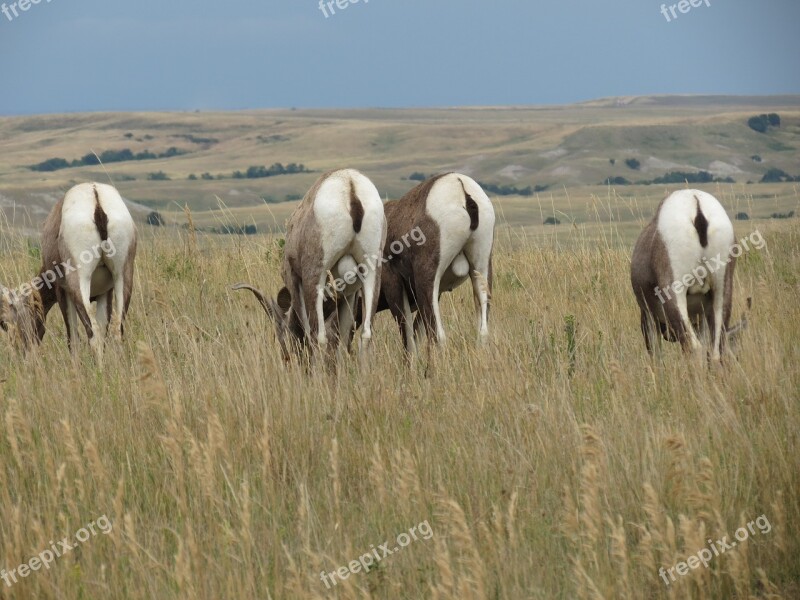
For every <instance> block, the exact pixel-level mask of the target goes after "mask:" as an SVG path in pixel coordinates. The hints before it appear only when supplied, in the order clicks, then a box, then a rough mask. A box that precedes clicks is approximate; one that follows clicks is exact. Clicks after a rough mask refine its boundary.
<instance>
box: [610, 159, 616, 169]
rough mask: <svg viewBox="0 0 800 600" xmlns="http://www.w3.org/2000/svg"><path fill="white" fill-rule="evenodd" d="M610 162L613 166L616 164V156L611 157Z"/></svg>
mask: <svg viewBox="0 0 800 600" xmlns="http://www.w3.org/2000/svg"><path fill="white" fill-rule="evenodd" d="M608 162H610V163H611V166H612V167H613V166H614V165H615V164H617V159H616V158H609V159H608Z"/></svg>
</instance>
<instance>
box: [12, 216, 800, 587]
mask: <svg viewBox="0 0 800 600" xmlns="http://www.w3.org/2000/svg"><path fill="white" fill-rule="evenodd" d="M752 227H755V225H754V224H753V225H752ZM760 230H761V231H762V233H764V235H765V238H766V239H767V242H768V244H769V246H768V249H765V250H763V251H762V252H758V253H751V254H750V255H748V256H747V257H746V258H745V259H743V260H741V261H740V263H739V268H738V271H737V294H738V296H737V301H736V308H735V313H736V314H737V315H738V314H739V313H740V312H741V311H742V309H743V306H744V299H745V298H746V297H747V296H753V298H754V310H753V313H752V315H751V322H752V324H751V328H750V330H749V331H748V332H747V334H746V335H745V337H744V339H743V341H742V346H741V349H740V353H739V358H738V361H736V362H732V363H731V364H730V365H729V367H728V368H727V369H726V370H725V371H724V372H719V371H713V370H711V371H701V372H698V371H695V370H691V369H690V365H689V363H687V362H686V360H684V358H683V357H682V356H681V355H680V353H679V351H678V349H677V348H675V347H672V346H670V347H669V348H668V349H667V351H666V355H665V359H664V361H663V363H660V364H655V365H652V364H651V363H650V362H649V360H648V358H647V357H646V354H645V351H644V344H643V342H642V340H641V337H640V334H639V329H638V314H637V310H636V307H635V302H634V299H633V296H632V294H631V292H630V291H629V284H628V261H629V248H630V247H629V245H628V244H627V243H616V242H614V243H608V244H605V245H603V244H597V243H594V242H592V243H589V242H586V243H579V242H580V240H578V242H575V240H572V242H571V243H570V244H569V248H570V249H569V250H564V249H560V248H559V247H558V245H557V244H553V243H551V242H550V241H548V242H546V243H542V242H541V241H540V240H539V241H537V240H532V239H524V238H517V237H515V236H514V235H512V234H510V233H508V231H501V235H500V236H499V237H500V239H499V241H498V246H497V248H496V253H495V286H494V303H493V307H492V314H491V319H492V321H491V327H492V335H491V341H490V343H489V344H488V345H487V346H486V347H485V348H476V346H475V343H474V341H475V340H474V338H475V332H474V322H473V313H472V299H471V295H470V292H469V290H467V289H466V286H465V289H461V290H458V291H457V293H455V294H452V295H449V296H446V298H445V300H444V302H443V312H444V317H445V320H446V326H447V329H448V332H449V340H448V344H447V346H446V348H445V349H444V350H442V351H441V352H440V355H439V356H438V357H437V365H436V369H435V370H434V372H433V374H432V375H431V376H430V377H429V378H425V377H424V376H423V373H424V367H425V365H424V364H423V361H421V362H420V363H418V364H417V365H416V366H414V367H413V368H411V369H409V368H407V367H406V365H405V363H404V360H403V359H402V357H401V355H400V353H399V351H398V344H399V336H398V334H397V332H396V331H395V327H394V325H393V324H392V323H391V320H390V319H389V317H388V316H387V315H383V316H381V318H380V319H379V324H378V326H377V328H376V334H375V341H374V345H373V351H374V355H373V359H372V361H371V364H370V366H369V368H368V369H364V368H362V367H361V366H360V365H359V362H358V361H357V360H345V361H343V362H342V364H341V365H340V367H339V370H338V374H335V375H333V374H330V373H325V372H315V373H313V374H312V375H311V376H309V375H307V374H306V373H305V372H304V371H303V370H302V369H300V368H289V369H286V368H284V366H283V365H282V360H281V357H280V353H279V351H278V347H277V343H276V341H275V339H274V335H273V334H272V331H271V329H270V328H269V326H268V324H267V322H266V317H265V316H264V315H263V313H262V312H261V311H260V309H259V308H258V307H257V306H256V304H255V302H254V301H253V300H252V299H251V298H250V297H248V296H246V295H235V293H234V292H230V291H228V289H227V285H228V284H230V283H233V282H235V281H238V280H249V281H253V282H257V283H259V284H260V285H262V286H263V287H264V288H265V289H268V290H276V289H277V286H278V279H277V273H278V265H279V260H280V256H279V248H278V245H277V244H276V243H275V240H273V239H272V238H267V237H261V238H255V239H246V240H245V239H240V240H236V241H232V240H230V239H226V240H221V239H214V238H208V237H203V236H200V237H198V238H196V239H195V238H193V237H186V238H184V239H169V238H168V237H167V236H166V235H164V234H163V233H162V234H160V235H153V233H152V232H151V231H145V232H143V233H144V235H143V240H142V243H141V246H140V247H141V252H140V256H139V259H138V274H137V287H136V292H135V298H134V302H133V308H132V313H131V317H130V320H129V322H128V327H127V331H128V337H127V338H126V340H125V342H124V344H123V346H122V347H119V348H112V349H109V351H108V352H107V353H106V365H105V370H104V371H103V372H100V371H99V370H97V369H96V368H95V367H94V365H93V362H92V359H91V357H90V355H89V352H88V349H83V350H82V352H81V353H80V355H79V356H78V357H77V358H76V359H74V360H73V359H71V358H70V357H69V356H68V353H67V350H66V346H65V343H64V341H63V336H62V334H61V332H62V331H63V326H62V325H60V324H59V323H58V321H59V320H60V317H58V315H57V314H55V313H53V314H52V315H51V319H50V323H51V326H52V327H53V329H52V330H51V333H50V334H49V335H48V336H47V338H46V342H45V344H44V345H43V347H42V348H41V349H40V351H39V352H37V353H36V354H34V355H31V356H29V357H27V358H24V359H23V358H20V357H19V356H18V355H16V354H15V353H14V351H13V349H12V348H11V347H10V346H9V344H8V340H7V339H6V338H5V337H2V338H0V381H2V383H0V417H1V418H0V568H6V569H10V568H14V567H16V566H17V565H19V564H21V563H23V562H27V561H28V560H29V559H30V558H31V557H32V556H34V555H36V554H38V553H39V552H41V551H42V550H44V549H46V548H48V547H49V542H50V540H54V539H60V538H62V537H63V536H66V535H72V534H73V532H75V531H76V530H77V529H79V528H80V527H82V526H84V525H85V524H87V523H89V522H91V521H93V520H96V519H97V518H98V517H100V516H101V515H104V514H105V515H107V516H108V517H109V519H110V520H111V521H112V523H113V530H112V532H111V534H109V535H107V536H106V535H98V536H96V537H92V538H91V539H90V540H88V541H87V542H86V543H84V544H82V545H81V546H80V547H78V548H76V550H75V551H73V552H72V553H70V554H68V555H66V556H64V557H63V558H60V559H58V560H57V561H56V562H55V563H54V564H53V565H52V566H51V568H50V569H49V570H47V571H44V570H43V571H39V572H35V573H32V574H31V575H29V576H28V577H27V578H25V579H24V580H20V582H19V583H17V584H16V585H14V586H13V587H12V588H7V587H6V586H5V585H3V584H2V582H1V581H0V598H20V599H22V598H37V599H39V598H53V599H55V598H112V599H113V598H176V599H177V598H187V599H189V598H276V599H277V598H321V597H329V596H334V597H340V598H387V599H388V598H392V599H394V598H460V599H467V598H476V599H478V598H498V599H517V598H575V597H579V598H733V597H735V598H748V597H761V598H767V597H769V598H779V597H783V598H787V599H788V598H796V597H798V595H800V585H799V584H798V581H799V580H800V558H798V557H800V536H798V533H800V526H798V523H800V503H799V501H798V500H799V498H800V374H798V370H797V367H798V362H800V360H799V359H800V345H798V343H797V340H798V339H800V319H799V318H798V317H800V310H798V300H797V299H798V292H800V229H798V226H797V225H796V224H783V225H781V226H768V225H760ZM747 232H748V231H744V233H747ZM3 235H4V240H3V243H2V246H3V250H2V255H0V273H2V274H3V277H4V278H5V279H6V281H4V283H8V280H14V282H19V281H21V280H22V278H23V277H28V276H29V275H30V274H31V273H33V271H34V269H35V268H36V263H37V259H36V256H35V252H34V251H32V250H28V249H27V247H26V245H25V243H24V241H22V240H19V239H14V238H10V237H9V235H10V233H9V232H8V231H7V230H6V231H3ZM612 237H613V236H612ZM762 514H764V515H766V516H767V517H768V519H769V521H770V523H771V525H772V531H771V532H770V533H768V534H764V535H761V534H758V535H753V536H751V539H750V540H748V541H747V542H746V543H744V544H741V545H740V546H738V547H737V548H736V549H735V550H733V551H731V552H729V553H726V554H724V555H723V556H720V557H718V558H715V559H714V560H713V561H712V562H711V564H710V568H709V569H707V570H706V569H703V568H702V567H701V568H700V569H698V570H693V571H691V573H690V575H687V576H685V577H682V578H680V580H679V581H678V582H676V583H675V584H672V585H671V586H669V587H667V586H665V585H664V583H663V580H662V579H661V578H660V577H659V575H658V568H659V567H660V566H664V567H670V566H673V565H674V564H675V563H676V562H678V561H680V560H685V559H686V557H687V556H688V555H690V554H694V553H696V552H697V551H699V550H701V549H702V548H703V547H706V546H707V542H706V540H707V539H708V538H714V539H717V538H719V537H721V536H723V535H728V536H729V537H730V536H732V535H733V532H734V531H735V530H736V529H737V528H739V527H741V526H743V525H745V524H746V523H747V522H748V521H751V520H753V519H755V518H756V517H758V516H759V515H762ZM425 520H428V521H429V523H430V524H431V526H432V528H433V531H434V537H433V539H431V540H429V541H423V540H419V541H417V542H414V543H412V544H411V545H409V546H408V547H407V548H405V549H403V550H401V551H399V552H397V553H395V554H393V555H392V556H390V557H387V558H386V559H385V560H383V561H382V562H381V563H380V565H379V567H378V568H376V569H374V570H372V571H371V572H369V573H367V574H364V573H359V574H355V575H352V576H350V577H349V578H348V579H347V580H346V581H343V582H339V583H338V585H337V586H336V587H335V588H334V589H332V590H328V589H327V588H326V587H325V585H324V584H323V583H322V582H321V580H320V573H321V572H322V571H326V572H331V571H334V570H335V569H337V568H338V567H340V566H343V565H346V564H348V563H349V562H350V561H352V560H353V559H356V558H358V557H359V556H360V555H361V554H364V553H365V552H369V551H370V548H371V546H373V545H374V546H375V547H377V546H378V545H379V544H382V543H383V542H385V541H393V540H394V539H395V536H397V534H399V533H401V532H404V531H407V530H408V529H409V528H410V527H411V526H413V525H416V524H418V523H420V522H422V521H425Z"/></svg>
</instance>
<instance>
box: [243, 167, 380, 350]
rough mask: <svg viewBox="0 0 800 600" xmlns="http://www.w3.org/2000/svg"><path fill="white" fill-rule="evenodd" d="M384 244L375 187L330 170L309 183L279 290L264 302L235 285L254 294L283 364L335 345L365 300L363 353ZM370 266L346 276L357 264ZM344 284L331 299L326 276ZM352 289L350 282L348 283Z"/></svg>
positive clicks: (293, 224)
mask: <svg viewBox="0 0 800 600" xmlns="http://www.w3.org/2000/svg"><path fill="white" fill-rule="evenodd" d="M385 239H386V219H385V217H384V212H383V202H382V201H381V197H380V194H379V193H378V190H377V189H376V188H375V185H374V184H373V183H372V182H371V181H370V180H369V179H368V178H367V177H365V176H364V175H362V174H361V173H359V172H358V171H356V170H353V169H344V170H340V171H331V172H329V173H326V174H325V175H323V176H322V177H320V179H319V180H318V181H317V182H316V183H315V184H314V186H313V187H312V188H311V189H310V190H309V192H308V193H307V194H306V195H305V197H304V198H303V200H302V201H301V202H300V204H299V206H298V207H297V209H295V211H294V213H293V214H292V216H291V218H290V220H289V225H288V227H287V230H286V244H285V246H284V259H283V268H282V270H283V282H284V287H283V288H282V289H281V290H280V292H279V293H278V296H277V299H275V300H269V299H267V298H266V296H265V295H264V294H263V293H262V292H261V291H259V290H258V289H257V288H255V287H253V286H251V285H249V284H246V283H239V284H236V285H234V286H233V288H234V289H237V290H241V289H248V290H250V291H251V292H253V293H254V294H255V296H256V298H257V299H258V301H259V303H260V304H261V306H262V307H263V308H264V310H265V311H266V312H267V314H268V315H269V316H270V318H271V319H272V320H273V321H274V322H275V327H276V331H277V335H278V341H279V343H280V345H281V350H282V352H283V356H284V360H287V361H288V360H289V358H290V356H291V354H297V353H300V352H301V351H302V350H304V349H311V348H312V347H313V346H312V344H311V340H314V341H315V342H316V345H317V346H319V347H321V348H322V347H325V346H326V345H327V344H328V341H329V340H328V338H329V337H332V338H333V339H332V340H331V348H332V349H333V348H335V347H336V346H337V345H338V343H339V337H340V332H341V334H343V335H344V334H346V335H347V338H348V339H347V342H348V343H349V341H350V339H349V338H350V332H351V331H352V329H353V323H354V314H355V310H356V303H357V302H358V300H359V299H362V300H363V314H364V315H365V318H364V320H363V330H362V333H361V341H362V350H364V349H366V347H367V345H368V344H369V342H370V340H371V339H372V316H373V314H374V313H375V307H376V305H377V302H378V293H379V291H380V285H381V265H380V261H379V260H377V259H378V257H379V256H380V253H381V249H382V248H383V243H384V240H385ZM367 264H371V265H374V268H369V269H363V270H359V271H358V272H359V277H358V278H355V277H354V276H351V275H352V273H354V272H355V269H356V267H357V265H367ZM331 276H332V277H334V278H345V279H346V280H347V282H348V284H350V285H348V286H347V287H346V288H345V289H343V290H341V293H339V294H338V295H337V296H336V297H335V298H331V296H330V293H329V288H327V287H326V283H327V282H328V279H329V277H331ZM351 281H352V282H353V283H350V282H351Z"/></svg>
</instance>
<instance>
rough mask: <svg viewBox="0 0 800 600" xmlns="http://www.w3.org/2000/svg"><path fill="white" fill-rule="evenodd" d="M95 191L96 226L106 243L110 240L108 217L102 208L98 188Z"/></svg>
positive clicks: (94, 188)
mask: <svg viewBox="0 0 800 600" xmlns="http://www.w3.org/2000/svg"><path fill="white" fill-rule="evenodd" d="M92 189H93V190H94V202H95V204H94V224H95V226H96V227H97V231H98V233H99V234H100V239H101V240H103V241H104V242H105V241H106V240H108V215H107V214H106V213H105V211H104V210H103V207H102V206H100V195H99V194H98V193H97V186H94V187H93V188H92Z"/></svg>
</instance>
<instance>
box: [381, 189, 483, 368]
mask: <svg viewBox="0 0 800 600" xmlns="http://www.w3.org/2000/svg"><path fill="white" fill-rule="evenodd" d="M384 210H385V211H386V220H387V223H388V227H389V230H388V235H387V238H386V244H385V247H384V263H385V267H386V268H385V269H384V273H383V283H382V285H381V297H380V302H379V306H378V310H383V309H387V308H388V309H389V310H390V311H391V312H392V315H393V316H394V318H395V320H396V321H397V324H398V325H399V327H400V333H401V335H402V337H403V344H404V346H405V348H406V350H407V351H408V352H410V353H413V352H414V351H415V350H416V344H415V329H416V327H415V325H416V324H419V323H420V322H421V324H422V326H424V328H425V331H426V333H427V336H428V341H429V344H430V342H431V341H435V342H437V343H440V344H441V343H443V342H444V340H445V331H444V327H443V325H442V315H441V311H440V309H439V297H440V296H441V295H442V294H443V293H444V292H448V291H451V290H453V289H455V288H456V287H458V286H459V285H461V284H462V283H463V282H464V281H466V279H467V278H468V277H469V278H471V279H472V290H473V297H474V299H475V310H476V314H477V326H478V336H479V339H480V340H483V339H485V338H486V336H487V335H488V334H489V301H490V298H491V291H492V248H493V245H494V221H495V218H494V208H493V207H492V202H491V200H489V197H488V196H487V195H486V193H485V192H484V191H483V189H482V188H481V186H480V185H478V184H477V183H476V182H475V181H474V180H472V179H471V178H469V177H467V176H466V175H460V174H458V173H447V174H444V175H439V176H436V177H432V178H430V179H428V180H427V181H424V182H423V183H421V184H420V185H418V186H417V187H415V188H414V189H412V190H411V191H409V192H408V193H407V194H406V195H405V196H403V197H402V198H401V199H399V200H394V201H391V202H387V203H386V205H385V206H384ZM410 232H422V235H420V236H418V237H419V238H420V239H423V240H424V243H418V244H416V245H413V244H408V243H407V238H408V236H409V233H410ZM416 310H419V315H418V317H419V320H418V321H417V323H415V322H414V317H413V312H414V311H416ZM429 348H430V345H429Z"/></svg>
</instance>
